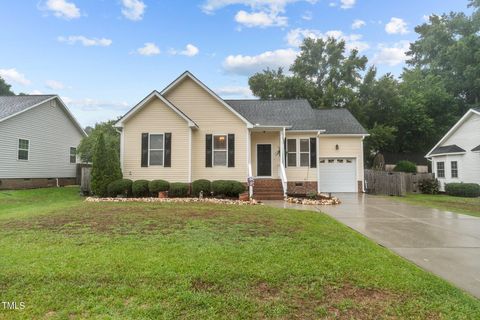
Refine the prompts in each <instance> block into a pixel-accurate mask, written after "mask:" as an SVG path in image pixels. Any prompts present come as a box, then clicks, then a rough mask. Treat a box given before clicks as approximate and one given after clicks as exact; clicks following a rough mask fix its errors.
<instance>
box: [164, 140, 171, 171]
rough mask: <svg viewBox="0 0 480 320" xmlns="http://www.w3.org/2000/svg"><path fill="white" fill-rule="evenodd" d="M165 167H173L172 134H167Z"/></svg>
mask: <svg viewBox="0 0 480 320" xmlns="http://www.w3.org/2000/svg"><path fill="white" fill-rule="evenodd" d="M163 166H164V167H171V166H172V134H171V133H170V132H166V133H165V159H164V160H163Z"/></svg>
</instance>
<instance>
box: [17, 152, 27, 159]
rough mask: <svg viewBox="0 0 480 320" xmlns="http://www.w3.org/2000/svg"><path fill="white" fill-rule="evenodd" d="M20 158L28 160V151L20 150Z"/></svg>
mask: <svg viewBox="0 0 480 320" xmlns="http://www.w3.org/2000/svg"><path fill="white" fill-rule="evenodd" d="M18 160H28V151H27V150H18Z"/></svg>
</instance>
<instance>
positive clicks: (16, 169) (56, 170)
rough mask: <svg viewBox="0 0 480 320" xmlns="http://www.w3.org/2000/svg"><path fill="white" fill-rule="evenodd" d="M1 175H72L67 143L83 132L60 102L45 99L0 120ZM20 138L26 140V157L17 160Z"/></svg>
mask: <svg viewBox="0 0 480 320" xmlns="http://www.w3.org/2000/svg"><path fill="white" fill-rule="evenodd" d="M0 137H1V138H0V150H1V151H0V179H1V178H5V179H6V178H18V179H28V178H32V179H33V178H72V177H75V176H76V168H75V166H73V165H71V164H70V147H72V146H77V145H78V144H79V143H80V140H81V139H82V137H83V135H82V133H81V131H80V129H79V128H78V127H77V126H76V125H75V124H74V122H73V121H72V120H71V119H70V117H69V116H68V115H67V113H66V112H65V111H64V110H63V108H62V107H61V106H60V105H59V102H56V101H48V102H46V103H44V104H42V105H39V106H37V107H35V108H33V109H31V110H28V111H25V112H24V113H21V114H19V115H17V116H14V117H12V118H10V119H7V120H4V121H2V122H0ZM19 139H25V140H28V141H29V143H28V144H29V146H28V147H29V148H28V161H21V160H18V152H19Z"/></svg>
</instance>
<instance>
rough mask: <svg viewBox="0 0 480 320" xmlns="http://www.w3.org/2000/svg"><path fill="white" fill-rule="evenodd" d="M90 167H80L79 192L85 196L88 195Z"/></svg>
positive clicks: (90, 175) (90, 176)
mask: <svg viewBox="0 0 480 320" xmlns="http://www.w3.org/2000/svg"><path fill="white" fill-rule="evenodd" d="M91 173H92V167H91V166H90V167H82V168H81V173H80V181H81V182H80V191H81V192H82V193H83V194H85V195H87V194H90V191H91V188H90V183H91V180H92V174H91Z"/></svg>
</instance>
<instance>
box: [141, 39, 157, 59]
mask: <svg viewBox="0 0 480 320" xmlns="http://www.w3.org/2000/svg"><path fill="white" fill-rule="evenodd" d="M137 53H138V54H141V55H142V56H156V55H159V54H160V49H159V48H158V47H157V45H156V44H155V43H153V42H147V43H145V44H144V46H143V47H141V48H138V49H137Z"/></svg>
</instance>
